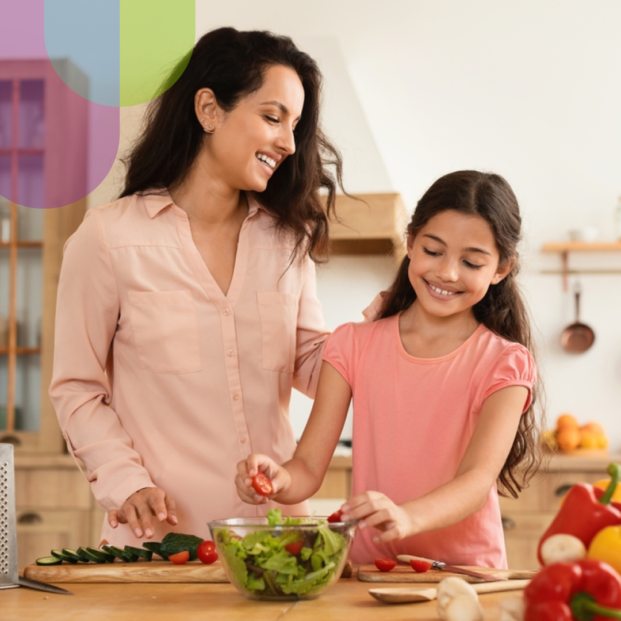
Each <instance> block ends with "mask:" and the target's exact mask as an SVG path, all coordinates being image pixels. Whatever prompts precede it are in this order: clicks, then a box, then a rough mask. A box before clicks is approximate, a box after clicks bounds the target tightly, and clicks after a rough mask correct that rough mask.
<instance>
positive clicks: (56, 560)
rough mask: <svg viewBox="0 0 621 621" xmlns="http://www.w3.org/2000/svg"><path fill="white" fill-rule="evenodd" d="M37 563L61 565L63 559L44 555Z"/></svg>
mask: <svg viewBox="0 0 621 621" xmlns="http://www.w3.org/2000/svg"><path fill="white" fill-rule="evenodd" d="M35 562H36V564H37V565H60V564H61V563H62V561H61V560H60V559H59V558H57V557H56V556H42V557H41V558H38V559H37V560H36V561H35Z"/></svg>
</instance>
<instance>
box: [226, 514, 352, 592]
mask: <svg viewBox="0 0 621 621" xmlns="http://www.w3.org/2000/svg"><path fill="white" fill-rule="evenodd" d="M267 520H268V524H269V525H270V526H274V527H275V528H274V530H257V531H255V532H252V533H250V534H248V535H246V536H245V537H244V538H243V539H242V538H240V537H239V535H237V534H235V532H233V531H231V530H229V529H225V528H223V529H219V530H218V531H217V533H216V537H217V538H218V540H219V542H220V544H221V547H222V552H223V556H224V557H225V559H226V563H227V564H228V566H229V568H230V570H231V572H232V574H233V576H234V578H235V580H236V582H237V583H238V584H239V585H240V586H242V587H244V588H245V589H247V590H248V591H251V592H252V593H254V594H256V595H263V596H271V597H278V596H283V595H289V596H291V595H293V596H302V595H310V594H312V593H314V592H315V591H318V590H320V589H321V588H323V587H324V586H326V585H327V584H328V583H329V582H331V580H332V578H333V577H334V573H335V572H336V570H337V568H338V567H339V565H340V561H341V558H342V556H343V555H344V554H346V553H347V541H346V540H345V537H343V535H341V534H339V533H338V532H335V531H334V530H333V529H330V527H329V525H328V524H327V522H325V521H323V520H318V521H314V520H312V518H291V517H286V518H284V520H283V517H282V513H281V511H280V509H272V510H270V511H269V512H268V514H267ZM296 524H316V525H317V528H316V529H308V528H304V529H300V530H293V531H292V530H290V529H287V530H282V529H281V530H280V532H279V529H278V527H279V526H294V525H296Z"/></svg>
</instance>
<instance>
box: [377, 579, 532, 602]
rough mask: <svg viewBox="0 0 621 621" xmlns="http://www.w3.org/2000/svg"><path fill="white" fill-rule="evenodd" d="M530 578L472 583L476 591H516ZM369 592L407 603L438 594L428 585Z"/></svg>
mask: <svg viewBox="0 0 621 621" xmlns="http://www.w3.org/2000/svg"><path fill="white" fill-rule="evenodd" d="M529 582H530V580H508V581H506V582H482V583H478V584H473V585H472V588H473V589H474V590H475V591H476V592H477V593H479V594H480V593H498V592H501V591H518V590H521V589H523V588H525V587H526V585H527V584H528V583H529ZM369 594H370V595H371V596H372V597H374V598H375V599H377V600H379V601H380V602H384V603H385V604H409V603H415V602H429V601H431V600H434V599H435V598H436V597H437V595H438V590H437V589H435V588H433V587H429V588H425V589H413V588H411V587H410V588H407V587H397V588H383V589H369Z"/></svg>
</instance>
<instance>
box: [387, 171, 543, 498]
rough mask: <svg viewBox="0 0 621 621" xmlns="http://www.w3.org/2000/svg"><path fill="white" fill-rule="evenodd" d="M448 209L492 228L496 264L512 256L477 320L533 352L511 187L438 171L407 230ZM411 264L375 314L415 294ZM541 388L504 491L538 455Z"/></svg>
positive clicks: (523, 480) (527, 473) (484, 176)
mask: <svg viewBox="0 0 621 621" xmlns="http://www.w3.org/2000/svg"><path fill="white" fill-rule="evenodd" d="M447 210H454V211H457V212H459V213H462V214H465V215H469V216H480V217H481V218H483V219H484V220H485V221H486V222H487V223H488V224H489V226H490V228H491V230H492V233H493V234H494V239H495V241H496V247H497V249H498V252H499V254H500V261H499V265H500V266H503V265H506V263H507V261H510V260H512V259H513V260H515V266H514V267H513V269H512V270H511V272H509V274H508V275H507V276H506V277H505V278H504V279H503V280H501V281H500V282H499V283H498V284H497V285H490V287H489V289H488V290H487V293H486V294H485V297H484V298H483V299H482V300H481V301H480V302H479V303H478V304H476V305H475V306H474V307H473V309H472V310H473V312H474V317H475V319H476V320H477V321H478V322H479V323H482V324H484V325H485V326H486V327H487V328H489V329H490V330H491V331H492V332H495V333H496V334H498V335H499V336H501V337H502V338H504V339H507V340H508V341H513V342H515V343H520V344H522V345H524V347H526V348H527V349H528V350H529V351H530V353H531V355H532V356H533V357H535V352H534V344H533V339H532V335H531V328H530V321H529V316H528V311H527V309H526V305H525V303H524V300H523V298H522V295H521V293H520V289H519V286H518V284H517V282H516V276H517V274H518V271H519V262H518V252H517V245H518V242H519V241H520V233H521V224H522V219H521V217H520V208H519V206H518V202H517V199H516V197H515V194H514V193H513V190H512V189H511V187H510V186H509V184H508V183H507V182H506V181H505V179H503V178H502V177H501V176H500V175H495V174H490V173H482V172H477V171H473V170H461V171H458V172H454V173H450V174H448V175H445V176H444V177H440V179H438V180H437V181H436V182H435V183H434V184H433V185H432V186H431V187H430V188H429V190H427V192H425V194H424V195H423V197H422V198H421V199H420V201H419V202H418V204H417V206H416V209H415V211H414V215H413V216H412V219H411V221H410V223H409V224H408V228H407V231H408V234H409V235H411V236H412V237H415V236H416V234H417V233H418V232H419V231H420V230H421V228H422V227H424V226H425V225H426V224H427V222H429V221H430V220H431V219H432V218H433V217H434V216H436V215H438V214H439V213H441V212H443V211H447ZM409 266H410V259H409V258H408V257H407V256H406V257H405V258H404V259H403V261H402V263H401V266H400V267H399V271H398V272H397V276H396V278H395V280H394V282H393V284H392V286H391V287H390V289H389V290H388V292H387V294H385V295H384V298H383V303H382V308H381V310H380V313H379V316H378V317H377V319H383V318H384V317H390V316H392V315H395V314H397V313H399V312H401V311H404V310H406V309H407V308H409V307H410V306H411V305H412V303H413V302H414V300H415V299H416V293H415V292H414V288H413V287H412V285H411V283H410V279H409V278H408V268H409ZM541 392H542V387H541V382H540V380H539V379H537V382H536V383H535V385H534V386H533V389H532V401H531V404H530V407H529V408H528V410H527V411H526V412H525V413H524V414H523V415H522V417H521V418H520V424H519V426H518V430H517V434H516V436H515V440H514V442H513V446H512V447H511V451H510V452H509V455H508V457H507V459H506V461H505V464H504V466H503V468H502V470H501V472H500V475H499V477H498V483H499V491H500V493H501V494H503V495H507V494H506V493H505V492H508V493H509V494H511V495H512V496H513V497H517V495H518V492H519V491H521V490H522V489H523V488H524V487H525V486H526V485H527V483H528V481H529V480H530V479H531V478H532V476H533V475H534V474H535V472H536V471H537V469H538V467H539V465H540V463H541V461H542V457H543V455H542V452H541V450H540V445H539V429H540V427H539V425H538V424H537V419H536V416H535V407H534V406H535V403H536V402H538V401H539V398H540V396H541ZM539 419H540V425H543V424H544V412H543V408H542V411H541V413H540V417H539Z"/></svg>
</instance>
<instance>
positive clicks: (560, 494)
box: [554, 483, 574, 498]
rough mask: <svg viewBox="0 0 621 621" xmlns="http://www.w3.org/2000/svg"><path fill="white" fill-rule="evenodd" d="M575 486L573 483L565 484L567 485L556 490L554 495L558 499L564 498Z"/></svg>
mask: <svg viewBox="0 0 621 621" xmlns="http://www.w3.org/2000/svg"><path fill="white" fill-rule="evenodd" d="M573 486H574V485H573V483H565V485H559V486H558V487H557V488H556V489H555V490H554V495H555V496H557V497H558V498H562V497H563V496H564V495H565V494H566V493H567V492H568V491H569V490H570V489H571V488H572V487H573Z"/></svg>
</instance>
